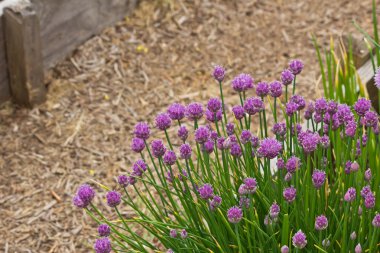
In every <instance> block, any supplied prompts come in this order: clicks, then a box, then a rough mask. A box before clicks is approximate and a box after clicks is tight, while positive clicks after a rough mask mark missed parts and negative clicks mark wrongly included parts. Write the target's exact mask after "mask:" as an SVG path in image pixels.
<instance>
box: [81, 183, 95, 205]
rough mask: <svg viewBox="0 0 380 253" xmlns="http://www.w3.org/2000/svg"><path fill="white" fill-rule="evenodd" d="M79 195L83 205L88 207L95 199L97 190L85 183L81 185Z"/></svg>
mask: <svg viewBox="0 0 380 253" xmlns="http://www.w3.org/2000/svg"><path fill="white" fill-rule="evenodd" d="M77 196H78V197H79V199H80V200H81V201H82V202H83V207H86V206H88V205H89V204H90V203H91V201H92V200H93V199H94V197H95V191H94V189H92V187H91V186H89V185H88V184H84V185H81V186H80V187H79V189H78V192H77ZM78 203H79V202H78Z"/></svg>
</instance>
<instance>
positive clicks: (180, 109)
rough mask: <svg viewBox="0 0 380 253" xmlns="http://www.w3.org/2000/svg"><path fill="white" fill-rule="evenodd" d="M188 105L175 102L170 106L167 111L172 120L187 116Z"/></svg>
mask: <svg viewBox="0 0 380 253" xmlns="http://www.w3.org/2000/svg"><path fill="white" fill-rule="evenodd" d="M185 112H186V107H185V106H184V105H181V104H178V103H173V104H171V105H170V106H169V107H168V110H167V113H168V115H169V117H170V118H171V119H172V120H181V119H183V118H184V117H185Z"/></svg>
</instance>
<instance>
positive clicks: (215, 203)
mask: <svg viewBox="0 0 380 253" xmlns="http://www.w3.org/2000/svg"><path fill="white" fill-rule="evenodd" d="M221 204H222V198H221V197H220V196H217V195H215V196H214V197H213V198H212V200H211V201H210V209H211V211H214V210H215V209H216V208H217V207H219V206H220V205H221Z"/></svg>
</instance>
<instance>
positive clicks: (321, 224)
mask: <svg viewBox="0 0 380 253" xmlns="http://www.w3.org/2000/svg"><path fill="white" fill-rule="evenodd" d="M327 226H328V220H327V218H326V216H324V215H320V216H317V218H315V229H316V230H318V231H321V230H325V229H326V228H327Z"/></svg>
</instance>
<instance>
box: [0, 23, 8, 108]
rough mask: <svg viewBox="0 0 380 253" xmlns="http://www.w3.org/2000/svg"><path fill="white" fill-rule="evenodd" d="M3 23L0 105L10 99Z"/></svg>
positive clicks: (1, 26)
mask: <svg viewBox="0 0 380 253" xmlns="http://www.w3.org/2000/svg"><path fill="white" fill-rule="evenodd" d="M10 97H11V93H10V90H9V82H8V71H7V62H6V57H5V40H4V33H3V22H0V104H1V103H3V102H5V101H7V100H8V99H10Z"/></svg>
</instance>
